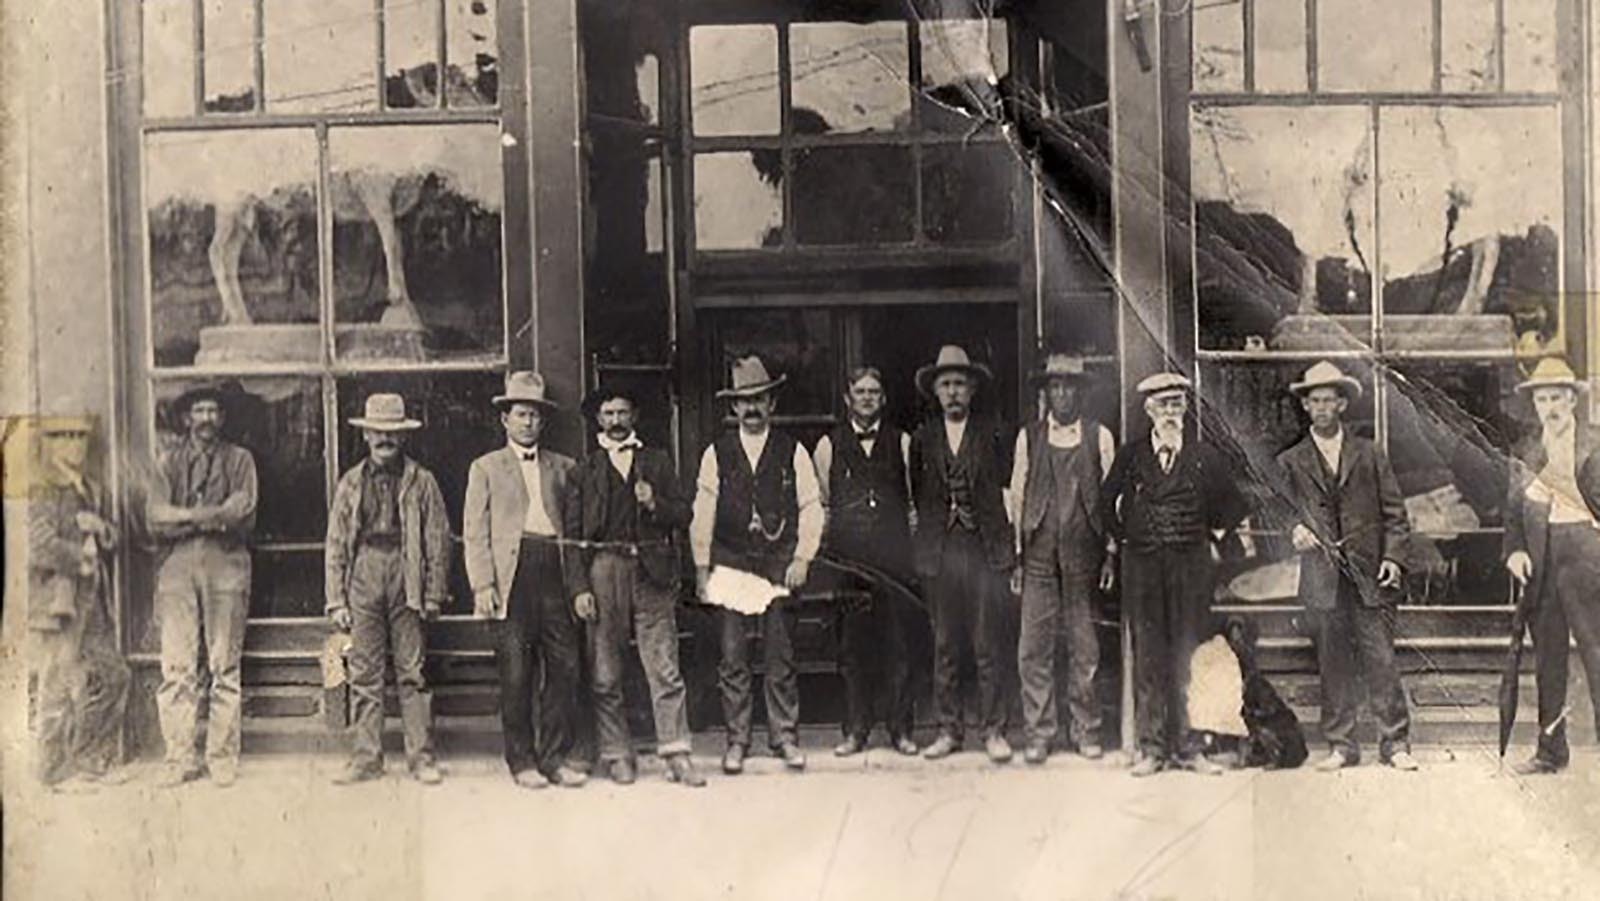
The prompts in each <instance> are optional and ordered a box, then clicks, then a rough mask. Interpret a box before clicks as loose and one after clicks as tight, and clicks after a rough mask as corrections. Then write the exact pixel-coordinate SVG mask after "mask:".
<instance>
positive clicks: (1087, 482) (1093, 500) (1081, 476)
mask: <svg viewBox="0 0 1600 901" xmlns="http://www.w3.org/2000/svg"><path fill="white" fill-rule="evenodd" d="M1048 428H1049V422H1048V421H1047V420H1043V419H1041V420H1039V421H1037V422H1033V423H1029V425H1028V428H1027V431H1028V480H1027V484H1026V485H1025V486H1024V488H1023V491H1022V534H1023V537H1024V539H1026V537H1027V536H1029V535H1031V534H1033V533H1034V532H1035V531H1037V530H1038V529H1039V527H1040V526H1042V525H1044V522H1045V518H1046V517H1047V516H1054V517H1056V521H1057V523H1058V524H1065V523H1067V522H1069V521H1070V520H1072V519H1073V518H1074V517H1075V516H1077V517H1081V519H1079V521H1080V522H1082V523H1085V524H1087V525H1088V527H1089V531H1090V532H1091V533H1093V534H1094V535H1096V536H1099V535H1101V534H1103V529H1102V527H1101V523H1100V504H1099V485H1100V481H1101V479H1102V478H1103V477H1104V473H1102V472H1101V471H1100V466H1101V463H1100V424H1099V423H1098V422H1095V421H1094V420H1092V419H1089V418H1087V417H1086V418H1084V419H1083V420H1082V424H1081V425H1080V427H1079V428H1080V431H1081V433H1082V436H1083V437H1082V440H1081V441H1079V442H1078V446H1077V447H1074V448H1058V447H1052V446H1051V445H1050V437H1049V431H1048Z"/></svg>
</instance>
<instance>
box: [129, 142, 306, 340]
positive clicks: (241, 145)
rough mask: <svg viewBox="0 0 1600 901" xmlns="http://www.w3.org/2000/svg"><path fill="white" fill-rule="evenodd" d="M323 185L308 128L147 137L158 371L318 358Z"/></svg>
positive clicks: (153, 322)
mask: <svg viewBox="0 0 1600 901" xmlns="http://www.w3.org/2000/svg"><path fill="white" fill-rule="evenodd" d="M316 184H317V167H316V143H315V139H314V137H313V136H312V133H311V132H310V131H309V130H290V129H258V130H250V131H228V132H168V133H162V134H153V135H151V136H149V137H148V138H147V139H146V143H145V191H144V196H145V199H146V203H147V204H148V207H147V209H146V215H147V217H148V218H147V223H148V239H149V260H150V263H149V265H150V272H149V278H150V307H151V316H150V320H151V334H152V338H153V344H154V352H155V363H156V365H157V366H181V365H185V364H189V363H195V362H198V363H202V364H230V363H250V362H292V361H300V362H308V361H315V360H317V359H319V357H320V343H319V332H318V328H317V326H316V325H315V323H316V321H317V308H318V290H317V200H316ZM273 323H278V324H287V323H298V324H300V325H293V326H291V325H269V324H273Z"/></svg>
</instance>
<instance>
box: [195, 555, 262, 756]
mask: <svg viewBox="0 0 1600 901" xmlns="http://www.w3.org/2000/svg"><path fill="white" fill-rule="evenodd" d="M206 562H207V566H206V583H205V590H204V592H203V594H202V601H201V604H202V613H203V616H204V617H205V636H206V652H207V653H206V661H207V663H208V664H209V665H210V668H211V693H210V698H209V699H210V706H209V713H208V714H207V715H208V717H209V726H208V728H207V735H206V757H207V759H208V760H210V761H211V762H212V763H221V764H224V765H233V764H236V763H238V761H239V737H240V732H241V730H242V727H243V712H244V711H243V700H244V698H243V685H242V680H241V673H240V661H241V660H242V658H243V657H244V629H245V621H246V617H247V615H248V613H249V605H250V552H249V551H246V550H244V549H242V548H235V549H230V550H223V549H221V548H212V549H211V553H209V554H208V555H207V561H206Z"/></svg>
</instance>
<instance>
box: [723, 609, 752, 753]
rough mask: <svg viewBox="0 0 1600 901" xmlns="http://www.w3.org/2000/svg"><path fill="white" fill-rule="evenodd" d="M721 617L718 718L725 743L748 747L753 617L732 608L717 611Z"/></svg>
mask: <svg viewBox="0 0 1600 901" xmlns="http://www.w3.org/2000/svg"><path fill="white" fill-rule="evenodd" d="M718 613H719V615H720V616H721V618H722V622H721V626H722V635H721V638H722V641H721V644H722V659H721V661H720V662H718V664H717V687H718V688H719V689H720V691H721V693H722V721H723V723H724V724H725V725H726V727H727V731H728V744H729V745H739V746H740V747H743V748H749V747H750V715H751V706H752V704H753V700H752V698H751V696H750V683H751V676H750V636H749V630H750V624H751V622H752V621H753V620H754V619H755V618H754V617H751V616H746V615H744V614H742V613H736V612H734V611H732V610H720V611H718Z"/></svg>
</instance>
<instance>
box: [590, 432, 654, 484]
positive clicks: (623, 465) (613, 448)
mask: <svg viewBox="0 0 1600 901" xmlns="http://www.w3.org/2000/svg"><path fill="white" fill-rule="evenodd" d="M597 440H598V441H599V442H600V447H601V449H602V450H604V451H605V452H606V456H607V457H610V458H611V468H613V469H615V470H616V471H617V475H619V476H622V480H623V481H624V482H626V481H627V480H628V473H630V472H633V452H634V451H636V450H638V449H639V448H642V447H644V442H643V441H640V440H639V435H638V434H637V433H636V432H629V433H628V437H626V438H624V439H622V440H621V441H617V440H615V439H613V438H612V437H611V436H610V435H607V434H606V433H605V432H601V433H600V435H599V437H598V439H597Z"/></svg>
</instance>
